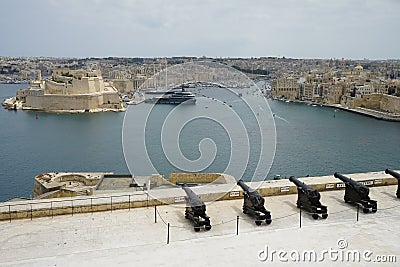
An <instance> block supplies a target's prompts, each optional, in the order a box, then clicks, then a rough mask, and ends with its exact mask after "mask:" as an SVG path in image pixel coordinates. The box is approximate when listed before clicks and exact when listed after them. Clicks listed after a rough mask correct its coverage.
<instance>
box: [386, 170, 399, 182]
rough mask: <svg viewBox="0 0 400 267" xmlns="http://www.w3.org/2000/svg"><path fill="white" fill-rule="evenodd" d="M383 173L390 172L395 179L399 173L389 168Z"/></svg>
mask: <svg viewBox="0 0 400 267" xmlns="http://www.w3.org/2000/svg"><path fill="white" fill-rule="evenodd" d="M385 173H387V174H390V175H391V176H393V177H394V178H397V180H400V173H398V172H395V171H392V170H391V169H386V170H385Z"/></svg>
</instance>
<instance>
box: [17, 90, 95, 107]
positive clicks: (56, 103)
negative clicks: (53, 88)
mask: <svg viewBox="0 0 400 267" xmlns="http://www.w3.org/2000/svg"><path fill="white" fill-rule="evenodd" d="M102 104H103V95H102V94H95V95H43V96H33V95H27V96H26V105H25V106H26V107H28V108H32V109H38V110H89V109H96V108H99V107H101V105H102Z"/></svg>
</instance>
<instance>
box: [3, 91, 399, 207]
mask: <svg viewBox="0 0 400 267" xmlns="http://www.w3.org/2000/svg"><path fill="white" fill-rule="evenodd" d="M26 87H27V86H26V85H5V84H0V99H1V100H3V99H4V98H8V97H12V96H15V92H16V91H17V89H20V88H26ZM269 105H270V107H271V110H272V112H273V113H274V114H275V116H274V118H275V124H276V131H277V146H276V154H275V159H274V162H273V165H272V167H271V170H270V172H269V174H268V177H267V179H272V178H273V176H274V175H275V174H279V175H281V176H282V177H285V176H286V177H289V176H291V175H294V176H298V177H301V176H306V175H310V176H319V175H330V174H333V173H334V172H341V173H352V172H367V171H382V170H384V169H385V168H394V169H400V156H399V155H400V123H396V122H386V121H380V120H376V119H373V118H369V117H364V116H361V115H358V114H353V113H349V112H346V111H342V110H335V109H333V108H328V107H319V106H308V105H305V104H298V103H286V102H281V101H276V100H275V101H272V100H270V101H269ZM163 109H165V108H163ZM163 109H161V110H163ZM124 115H125V114H124V113H114V112H107V113H95V114H87V113H85V114H53V113H43V112H38V113H36V112H32V111H8V110H5V109H3V108H1V109H0V123H1V131H0V138H1V154H0V201H4V200H7V199H10V198H12V197H16V196H19V197H31V196H32V190H33V178H34V176H35V175H37V174H39V173H43V172H63V171H73V172H84V171H109V172H115V173H127V172H129V170H128V168H127V166H126V164H125V160H124V155H123V149H122V138H121V134H122V125H123V120H124ZM201 123H202V122H200V124H199V127H201V128H202V129H203V128H204V125H202V124H201ZM183 132H184V133H183V135H182V140H181V145H182V151H183V153H185V151H187V153H189V151H191V149H188V147H193V146H196V144H197V141H198V140H197V139H196V138H192V137H193V136H196V134H197V133H200V132H202V130H200V128H196V124H194V125H193V127H190V128H186V129H185V131H183ZM211 138H213V140H214V142H215V143H216V144H219V145H222V147H221V149H220V151H221V153H222V154H220V155H217V158H218V160H220V161H221V162H226V161H227V160H228V159H227V158H224V156H223V155H224V153H225V152H226V153H227V154H226V155H229V153H228V152H229V151H227V150H228V149H227V148H226V147H224V144H226V145H229V143H226V141H225V138H226V136H224V135H223V134H222V135H218V134H215V133H214V134H212V135H211ZM219 138H221V140H219ZM224 151H225V152H224ZM155 154H156V153H155ZM189 154H190V153H189ZM195 156H196V155H193V157H195ZM189 157H191V156H190V155H189ZM160 165H161V167H160V168H159V169H158V170H159V172H160V173H161V174H164V175H166V176H168V173H169V172H170V171H173V170H171V169H170V168H169V167H168V165H165V166H166V167H165V168H164V169H163V167H162V160H161V161H160ZM219 165H220V164H213V166H211V167H210V168H208V169H207V171H209V172H211V171H212V172H221V171H222V170H220V169H219Z"/></svg>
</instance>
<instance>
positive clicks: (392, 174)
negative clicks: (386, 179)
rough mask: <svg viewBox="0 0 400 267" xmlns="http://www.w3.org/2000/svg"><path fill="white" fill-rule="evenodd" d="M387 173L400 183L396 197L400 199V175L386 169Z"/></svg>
mask: <svg viewBox="0 0 400 267" xmlns="http://www.w3.org/2000/svg"><path fill="white" fill-rule="evenodd" d="M385 173H387V174H390V175H391V176H393V177H394V178H396V179H397V182H398V183H399V185H398V186H397V192H396V196H397V198H400V173H398V172H395V171H392V170H390V169H386V170H385Z"/></svg>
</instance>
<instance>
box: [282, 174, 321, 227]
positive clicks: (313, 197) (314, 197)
mask: <svg viewBox="0 0 400 267" xmlns="http://www.w3.org/2000/svg"><path fill="white" fill-rule="evenodd" d="M289 180H290V181H291V182H292V183H294V184H295V185H296V186H297V202H296V204H297V207H298V208H299V209H304V210H305V211H307V212H309V213H311V214H312V217H313V219H315V220H316V219H318V218H319V214H321V218H322V219H326V218H328V208H327V206H324V205H322V204H321V202H320V201H319V200H320V199H321V195H320V193H319V192H318V191H317V190H315V189H314V188H312V187H310V186H308V185H306V184H305V183H303V182H301V181H300V180H298V179H296V178H295V177H294V176H290V177H289Z"/></svg>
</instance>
